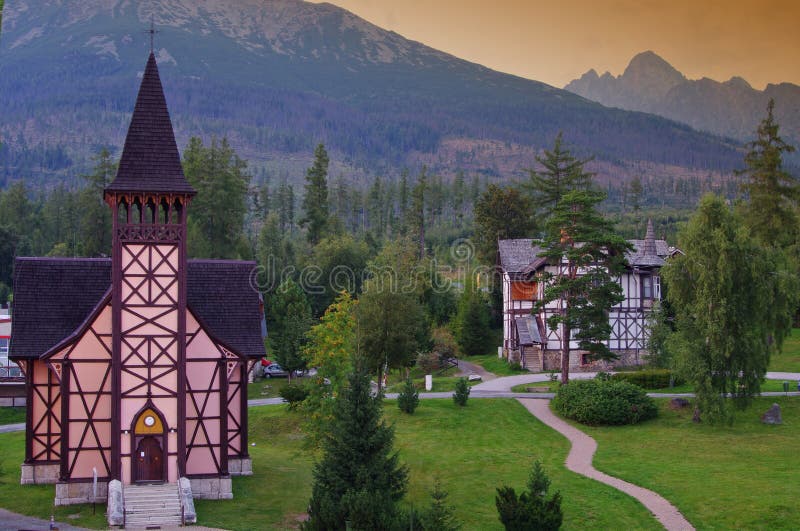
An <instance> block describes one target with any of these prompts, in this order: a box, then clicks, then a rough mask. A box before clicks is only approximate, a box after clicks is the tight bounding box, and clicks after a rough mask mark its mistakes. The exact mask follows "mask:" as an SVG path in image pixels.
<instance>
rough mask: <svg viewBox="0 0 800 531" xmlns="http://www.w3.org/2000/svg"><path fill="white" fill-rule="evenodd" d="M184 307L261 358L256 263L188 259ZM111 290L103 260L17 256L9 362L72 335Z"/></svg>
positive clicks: (232, 345) (235, 345)
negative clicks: (253, 276)
mask: <svg viewBox="0 0 800 531" xmlns="http://www.w3.org/2000/svg"><path fill="white" fill-rule="evenodd" d="M188 265H189V273H188V276H187V283H188V286H187V287H188V290H187V291H188V292H187V303H188V306H189V310H191V311H192V312H193V313H194V314H195V315H196V316H197V317H198V318H199V319H200V320H201V321H202V323H203V324H204V325H205V326H206V327H207V330H208V331H209V333H211V335H213V336H214V337H215V338H216V339H218V340H219V341H221V342H222V343H223V344H225V345H226V346H227V347H229V348H232V349H233V350H235V351H236V352H238V353H240V354H243V355H245V356H248V357H253V358H260V357H262V356H264V354H265V352H264V343H263V337H262V327H261V322H262V321H261V320H262V313H261V298H260V295H259V293H258V292H257V291H256V290H255V289H254V288H253V287H251V285H250V275H251V272H252V271H253V269H254V268H255V265H256V264H255V262H236V261H226V260H189V263H188ZM110 287H111V260H110V259H108V258H17V260H16V265H15V269H14V303H13V304H14V306H13V313H12V315H13V321H12V326H13V328H12V331H11V350H10V355H11V357H13V358H38V357H40V356H41V355H42V354H44V353H45V352H47V351H48V350H50V349H51V348H52V347H54V346H55V345H57V344H58V343H60V342H61V341H63V340H64V339H66V338H67V337H69V336H70V335H72V334H73V333H74V332H75V331H76V330H77V329H78V328H79V327H80V326H81V325H82V324H83V323H84V321H85V320H86V319H87V318H89V317H90V314H91V312H92V310H93V309H94V308H95V307H96V306H97V305H98V304H99V303H100V302H101V301H102V299H103V296H104V295H105V294H106V293H107V292H108V290H109V288H110Z"/></svg>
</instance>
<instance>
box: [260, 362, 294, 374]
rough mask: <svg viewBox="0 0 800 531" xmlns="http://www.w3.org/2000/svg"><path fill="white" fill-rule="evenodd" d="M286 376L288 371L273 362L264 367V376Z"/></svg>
mask: <svg viewBox="0 0 800 531" xmlns="http://www.w3.org/2000/svg"><path fill="white" fill-rule="evenodd" d="M288 376H289V373H288V372H286V371H284V370H283V367H281V366H280V365H278V364H277V363H275V362H273V363H271V364H269V365H267V366H266V367H264V378H286V377H288Z"/></svg>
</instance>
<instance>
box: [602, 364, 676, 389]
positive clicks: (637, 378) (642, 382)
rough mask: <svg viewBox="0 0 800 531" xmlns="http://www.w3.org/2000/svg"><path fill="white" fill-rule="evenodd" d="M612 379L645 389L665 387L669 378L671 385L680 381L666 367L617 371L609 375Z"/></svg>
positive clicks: (668, 384)
mask: <svg viewBox="0 0 800 531" xmlns="http://www.w3.org/2000/svg"><path fill="white" fill-rule="evenodd" d="M673 378H674V380H673ZM611 379H612V380H617V381H623V382H629V383H632V384H634V385H638V386H639V387H644V388H645V389H665V388H667V387H669V386H670V380H672V384H673V385H680V384H681V383H682V382H680V381H678V379H677V378H675V377H674V376H673V374H672V371H670V370H668V369H646V370H643V371H634V372H618V373H616V374H614V375H613V376H612V377H611Z"/></svg>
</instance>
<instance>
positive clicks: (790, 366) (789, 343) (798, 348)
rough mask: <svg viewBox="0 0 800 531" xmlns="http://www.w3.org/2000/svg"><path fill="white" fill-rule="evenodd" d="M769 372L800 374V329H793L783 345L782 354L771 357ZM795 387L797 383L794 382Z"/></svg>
mask: <svg viewBox="0 0 800 531" xmlns="http://www.w3.org/2000/svg"><path fill="white" fill-rule="evenodd" d="M769 370H770V371H776V372H800V328H793V329H792V333H791V335H790V336H789V337H787V338H786V341H784V343H783V352H780V353H778V354H775V355H774V356H772V359H771V360H770V362H769ZM795 386H797V382H795Z"/></svg>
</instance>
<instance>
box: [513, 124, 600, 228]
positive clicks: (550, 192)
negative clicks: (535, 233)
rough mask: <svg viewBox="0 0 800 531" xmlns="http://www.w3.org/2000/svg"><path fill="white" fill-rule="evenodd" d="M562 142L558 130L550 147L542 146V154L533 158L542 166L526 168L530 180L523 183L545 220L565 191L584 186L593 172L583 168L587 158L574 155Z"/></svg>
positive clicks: (540, 215) (538, 214)
mask: <svg viewBox="0 0 800 531" xmlns="http://www.w3.org/2000/svg"><path fill="white" fill-rule="evenodd" d="M562 142H563V135H562V133H558V136H556V141H555V145H554V146H553V149H552V151H551V150H545V152H544V156H541V157H540V156H537V157H536V162H538V163H539V164H540V165H541V166H542V167H543V170H542V171H536V170H533V169H531V170H528V172H529V173H530V181H528V182H526V183H523V187H524V189H525V191H526V192H527V193H528V194H529V196H530V198H531V201H532V204H533V207H534V209H535V210H536V214H537V216H538V217H541V218H544V219H545V220H546V219H547V218H549V217H550V216H551V215H552V213H553V211H554V210H555V209H556V206H557V205H558V202H559V201H560V200H561V199H562V198H563V197H564V195H565V194H566V193H567V192H569V191H571V190H577V189H586V188H588V187H589V185H590V184H591V181H592V174H591V173H588V172H586V171H585V170H584V164H586V162H588V160H580V159H577V158H575V157H574V156H573V155H572V153H570V151H569V150H568V149H565V148H564V147H563V146H562Z"/></svg>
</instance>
